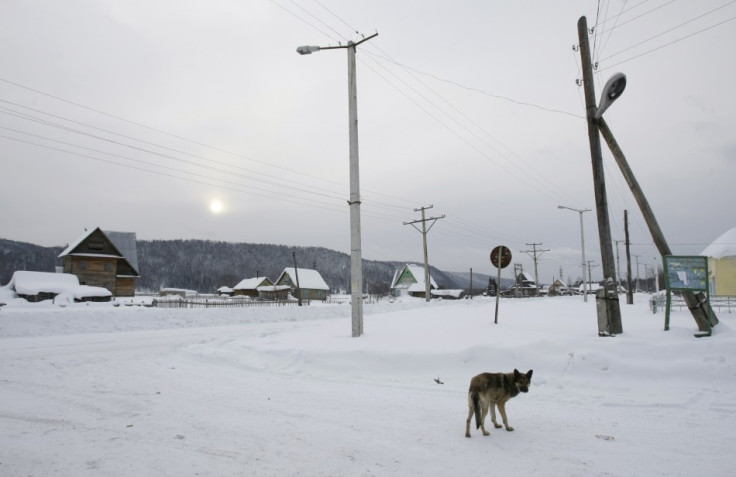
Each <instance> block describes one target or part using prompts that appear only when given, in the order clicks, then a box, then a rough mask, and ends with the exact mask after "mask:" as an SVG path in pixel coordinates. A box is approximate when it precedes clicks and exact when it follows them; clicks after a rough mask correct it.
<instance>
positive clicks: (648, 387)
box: [0, 295, 736, 476]
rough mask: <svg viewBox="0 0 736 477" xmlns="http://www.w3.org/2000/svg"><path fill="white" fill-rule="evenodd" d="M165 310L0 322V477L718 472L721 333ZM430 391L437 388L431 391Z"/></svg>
mask: <svg viewBox="0 0 736 477" xmlns="http://www.w3.org/2000/svg"><path fill="white" fill-rule="evenodd" d="M621 303H622V304H621V308H622V313H623V326H624V334H623V335H620V336H617V337H613V338H600V337H598V336H597V324H596V323H597V320H596V308H595V300H594V299H591V300H589V301H588V302H587V303H584V302H583V300H582V298H580V297H556V298H540V299H518V300H514V299H505V300H502V301H501V308H500V313H499V324H497V325H494V324H493V311H494V301H493V299H475V300H463V301H458V302H451V301H444V302H432V303H430V304H427V303H425V302H423V301H422V300H411V301H403V302H397V303H380V304H374V305H366V307H365V335H364V336H362V337H360V338H351V337H350V332H351V324H350V306H349V305H344V304H343V305H323V304H312V306H309V307H301V308H299V307H286V308H244V309H203V310H165V309H155V308H145V307H137V306H133V307H127V306H120V307H117V308H115V307H112V306H110V304H90V305H70V306H67V307H64V308H61V307H57V306H51V305H47V304H36V305H19V304H18V303H17V301H11V302H10V303H9V304H8V305H7V306H5V307H2V308H0V475H2V476H49V475H58V476H80V475H105V476H188V475H192V476H194V475H202V476H236V475H237V476H240V475H266V476H268V475H326V476H339V475H350V476H352V475H376V476H392V475H393V476H406V475H437V476H446V475H465V476H467V475H509V474H513V475H532V474H535V475H544V476H571V475H581V476H590V475H606V476H632V475H641V476H656V475H661V476H664V475H666V476H672V475H681V476H692V475H703V476H706V475H707V476H716V475H724V476H725V475H732V474H733V469H734V468H735V467H736V453H734V451H733V445H734V444H733V438H734V436H736V434H735V433H734V429H736V379H735V378H736V366H735V365H736V333H734V329H733V318H732V315H729V314H720V315H719V318H720V320H721V323H720V324H719V325H718V326H717V327H716V328H715V334H714V336H712V337H710V338H695V337H693V333H694V332H696V331H697V330H696V326H695V322H694V321H693V320H692V318H691V317H690V314H689V313H688V312H686V311H676V312H673V317H672V329H671V330H670V331H668V332H665V331H663V324H664V315H663V313H661V312H660V313H658V314H652V312H651V311H650V310H649V309H648V306H647V297H646V296H645V295H637V296H636V298H635V304H634V305H626V304H625V299H623V298H622V302H621ZM514 368H518V369H519V370H520V371H524V372H526V371H527V370H529V369H533V370H534V375H533V379H532V386H531V389H530V391H529V393H528V394H522V395H520V396H518V397H516V398H514V399H513V400H512V401H511V402H510V403H509V404H508V406H507V410H508V415H509V421H510V423H511V425H513V426H514V427H515V428H516V430H515V431H514V432H507V431H505V430H503V429H501V430H497V429H493V428H492V426H489V428H490V429H489V430H491V435H490V436H489V437H483V436H482V435H481V434H480V431H478V430H476V429H475V426H473V427H472V438H471V439H467V438H465V437H464V431H465V418H466V415H467V404H466V402H467V400H466V394H467V387H468V383H469V381H470V378H471V377H472V376H474V375H475V374H477V373H480V372H483V371H511V370H513V369H514ZM435 378H439V380H441V381H442V382H443V383H444V384H438V383H436V382H435Z"/></svg>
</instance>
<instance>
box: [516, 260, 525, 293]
mask: <svg viewBox="0 0 736 477" xmlns="http://www.w3.org/2000/svg"><path fill="white" fill-rule="evenodd" d="M523 275H524V265H522V264H520V263H515V264H514V285H516V287H515V288H514V290H515V292H514V295H515V296H516V298H519V296H520V295H521V281H522V280H523V279H524V277H523ZM519 277H521V278H519Z"/></svg>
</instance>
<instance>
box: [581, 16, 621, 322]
mask: <svg viewBox="0 0 736 477" xmlns="http://www.w3.org/2000/svg"><path fill="white" fill-rule="evenodd" d="M578 39H579V41H580V58H581V63H582V70H583V86H584V90H585V110H586V117H587V121H588V140H589V142H590V158H591V162H592V165H593V188H594V191H595V204H596V214H597V218H598V237H599V241H600V247H601V263H602V268H603V280H604V284H605V285H604V286H605V290H606V294H605V297H604V298H603V299H604V300H605V309H601V307H598V334H599V335H617V334H620V333H623V326H622V324H621V308H620V307H619V302H618V293H617V292H616V289H615V283H614V281H615V277H616V263H615V261H614V258H613V246H612V243H611V224H610V221H609V217H608V199H607V197H606V182H605V177H604V172H603V154H602V152H601V138H600V134H599V132H598V122H599V120H598V119H596V110H597V109H598V108H597V105H596V99H595V85H594V81H593V65H592V64H591V62H590V43H589V42H588V22H587V20H586V18H585V17H584V16H583V17H580V20H578ZM598 298H599V297H598V296H597V295H596V299H598Z"/></svg>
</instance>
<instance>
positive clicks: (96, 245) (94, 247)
mask: <svg viewBox="0 0 736 477" xmlns="http://www.w3.org/2000/svg"><path fill="white" fill-rule="evenodd" d="M103 247H104V246H103V244H102V242H90V243H89V244H87V248H89V249H90V250H102V248H103Z"/></svg>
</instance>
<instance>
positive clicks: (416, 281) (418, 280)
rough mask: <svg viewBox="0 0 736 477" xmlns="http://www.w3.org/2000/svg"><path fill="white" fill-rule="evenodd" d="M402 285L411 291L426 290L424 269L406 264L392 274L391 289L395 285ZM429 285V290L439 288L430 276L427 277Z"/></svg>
mask: <svg viewBox="0 0 736 477" xmlns="http://www.w3.org/2000/svg"><path fill="white" fill-rule="evenodd" d="M402 283H403V284H405V286H406V287H408V288H409V289H410V290H412V291H413V290H416V291H424V290H425V288H426V287H425V281H424V267H420V266H419V265H414V264H411V263H407V264H406V265H404V267H403V268H399V269H397V270H396V272H395V273H394V280H393V282H392V283H391V288H396V287H397V285H400V284H402ZM429 284H430V288H431V287H434V288H439V287H438V286H437V282H435V281H434V278H432V275H431V274H430V275H429Z"/></svg>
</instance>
